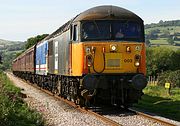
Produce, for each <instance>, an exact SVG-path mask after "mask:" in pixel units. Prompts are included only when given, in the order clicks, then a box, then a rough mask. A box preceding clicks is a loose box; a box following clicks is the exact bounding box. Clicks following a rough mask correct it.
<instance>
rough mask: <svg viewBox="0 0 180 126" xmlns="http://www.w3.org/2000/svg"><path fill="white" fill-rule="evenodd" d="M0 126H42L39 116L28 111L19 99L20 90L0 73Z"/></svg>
mask: <svg viewBox="0 0 180 126" xmlns="http://www.w3.org/2000/svg"><path fill="white" fill-rule="evenodd" d="M0 89H1V90H0V125H1V126H42V125H43V121H42V117H41V116H40V114H38V113H37V112H35V111H32V110H30V109H29V108H28V107H27V105H26V104H24V102H23V101H22V99H21V98H20V97H19V93H20V89H19V88H17V87H15V86H13V85H12V82H11V81H10V80H9V79H8V78H7V76H6V75H4V74H2V73H0Z"/></svg>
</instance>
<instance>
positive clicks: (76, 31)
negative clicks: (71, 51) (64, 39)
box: [73, 25, 79, 41]
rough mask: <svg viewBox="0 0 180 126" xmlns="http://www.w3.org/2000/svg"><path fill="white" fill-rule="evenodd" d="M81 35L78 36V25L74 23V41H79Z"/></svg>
mask: <svg viewBox="0 0 180 126" xmlns="http://www.w3.org/2000/svg"><path fill="white" fill-rule="evenodd" d="M78 40H79V37H78V26H77V25H74V27H73V41H78Z"/></svg>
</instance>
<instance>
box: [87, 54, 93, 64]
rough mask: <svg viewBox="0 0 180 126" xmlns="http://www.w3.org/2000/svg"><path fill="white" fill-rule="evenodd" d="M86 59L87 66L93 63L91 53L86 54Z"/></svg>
mask: <svg viewBox="0 0 180 126" xmlns="http://www.w3.org/2000/svg"><path fill="white" fill-rule="evenodd" d="M86 60H87V66H88V67H90V66H92V64H93V57H92V55H87V56H86Z"/></svg>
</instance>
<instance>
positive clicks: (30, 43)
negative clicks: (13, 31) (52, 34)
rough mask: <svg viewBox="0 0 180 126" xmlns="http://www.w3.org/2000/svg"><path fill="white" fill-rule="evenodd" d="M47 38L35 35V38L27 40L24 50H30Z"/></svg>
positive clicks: (44, 35)
mask: <svg viewBox="0 0 180 126" xmlns="http://www.w3.org/2000/svg"><path fill="white" fill-rule="evenodd" d="M47 36H48V34H43V35H37V36H36V37H31V38H29V39H28V40H27V42H26V45H25V49H28V48H30V47H31V46H33V45H34V44H36V43H38V42H40V41H41V40H43V39H44V38H45V37H47Z"/></svg>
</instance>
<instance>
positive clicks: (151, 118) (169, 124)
mask: <svg viewBox="0 0 180 126" xmlns="http://www.w3.org/2000/svg"><path fill="white" fill-rule="evenodd" d="M128 110H129V111H131V112H134V113H136V114H137V115H140V116H142V117H145V118H148V119H150V120H152V121H156V122H159V123H161V124H163V125H165V126H176V125H175V124H172V123H170V122H167V121H165V120H161V119H159V118H156V117H154V116H152V115H149V114H146V113H143V112H140V111H138V110H135V109H133V108H128Z"/></svg>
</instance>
